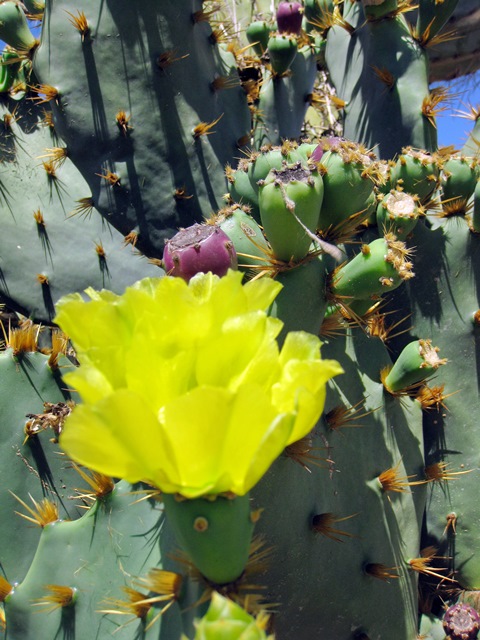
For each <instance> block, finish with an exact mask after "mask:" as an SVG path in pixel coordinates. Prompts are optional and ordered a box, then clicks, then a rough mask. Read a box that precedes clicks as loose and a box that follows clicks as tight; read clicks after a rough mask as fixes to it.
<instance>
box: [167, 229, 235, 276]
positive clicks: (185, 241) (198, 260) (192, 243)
mask: <svg viewBox="0 0 480 640" xmlns="http://www.w3.org/2000/svg"><path fill="white" fill-rule="evenodd" d="M236 266H237V254H236V251H235V249H234V247H233V244H232V242H231V240H230V238H229V237H228V235H227V234H226V233H225V232H224V231H222V229H221V228H220V227H217V226H214V225H200V224H195V225H193V226H191V227H188V228H187V229H181V230H180V231H179V232H178V233H177V234H176V235H175V236H173V238H171V239H170V240H167V242H166V243H165V249H164V251H163V267H164V269H165V271H166V272H167V273H168V275H172V276H179V277H180V278H183V279H184V280H187V282H188V280H190V278H193V276H194V275H195V274H196V273H200V272H202V271H203V272H205V273H207V272H208V271H211V272H212V273H214V274H216V275H217V276H224V275H225V274H226V273H227V271H228V270H229V269H235V268H236Z"/></svg>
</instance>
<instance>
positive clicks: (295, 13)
mask: <svg viewBox="0 0 480 640" xmlns="http://www.w3.org/2000/svg"><path fill="white" fill-rule="evenodd" d="M302 14H303V7H302V5H301V4H300V3H299V2H280V3H279V5H278V8H277V14H276V18H277V27H278V30H279V32H280V33H295V34H297V35H298V34H299V33H300V30H301V28H302Z"/></svg>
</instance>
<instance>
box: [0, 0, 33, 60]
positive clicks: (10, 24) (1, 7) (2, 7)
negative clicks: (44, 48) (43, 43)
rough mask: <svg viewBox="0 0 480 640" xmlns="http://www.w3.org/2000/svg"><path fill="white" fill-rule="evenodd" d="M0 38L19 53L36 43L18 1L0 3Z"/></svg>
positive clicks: (25, 51) (31, 47)
mask: <svg viewBox="0 0 480 640" xmlns="http://www.w3.org/2000/svg"><path fill="white" fill-rule="evenodd" d="M0 40H3V41H4V42H6V43H7V44H9V45H10V46H11V47H13V48H14V49H16V50H17V51H18V52H19V53H27V52H29V51H30V50H31V49H33V47H34V46H35V45H36V44H37V41H36V39H35V38H34V36H33V34H32V32H31V31H30V29H29V28H28V23H27V19H26V18H25V13H24V12H23V10H22V8H21V6H20V3H17V2H13V1H12V2H10V1H7V2H2V3H1V4H0Z"/></svg>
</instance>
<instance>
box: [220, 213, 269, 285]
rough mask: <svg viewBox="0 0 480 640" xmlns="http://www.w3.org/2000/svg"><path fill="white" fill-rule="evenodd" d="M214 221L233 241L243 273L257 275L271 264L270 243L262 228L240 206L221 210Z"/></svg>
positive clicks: (239, 266)
mask: <svg viewBox="0 0 480 640" xmlns="http://www.w3.org/2000/svg"><path fill="white" fill-rule="evenodd" d="M212 221H215V224H216V225H217V226H218V227H220V229H222V231H224V232H225V233H226V234H227V236H228V237H229V238H230V240H231V241H232V243H233V246H234V247H235V251H236V252H237V257H238V268H239V269H240V270H241V271H247V272H253V273H255V272H256V269H258V268H259V267H261V266H267V265H268V264H269V263H268V260H267V257H268V255H269V252H270V248H269V246H268V243H267V241H266V240H265V238H264V235H263V233H262V230H261V228H260V227H259V226H258V224H257V223H256V222H255V220H254V219H253V218H252V217H251V216H250V215H249V214H248V213H247V211H246V210H245V209H243V208H242V207H240V206H239V205H233V206H231V207H227V208H225V209H221V210H220V211H219V212H218V213H217V214H215V216H214V217H213V218H212Z"/></svg>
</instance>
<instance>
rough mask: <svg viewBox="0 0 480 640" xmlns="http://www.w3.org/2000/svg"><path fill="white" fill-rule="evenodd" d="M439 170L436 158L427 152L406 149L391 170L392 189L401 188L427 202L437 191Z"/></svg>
mask: <svg viewBox="0 0 480 640" xmlns="http://www.w3.org/2000/svg"><path fill="white" fill-rule="evenodd" d="M438 176H439V168H438V163H437V162H436V158H435V156H432V154H430V153H427V152H425V151H420V150H417V149H412V148H411V147H405V148H404V149H402V153H401V154H400V155H399V157H398V158H397V161H396V162H395V164H393V165H392V166H391V168H390V184H391V186H392V188H394V189H396V188H399V187H400V186H401V188H402V189H403V190H404V191H406V192H407V193H411V194H415V195H417V196H418V197H419V198H420V201H421V202H425V201H426V200H428V199H429V198H430V196H431V195H432V194H433V192H434V191H435V188H436V186H437V183H438Z"/></svg>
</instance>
